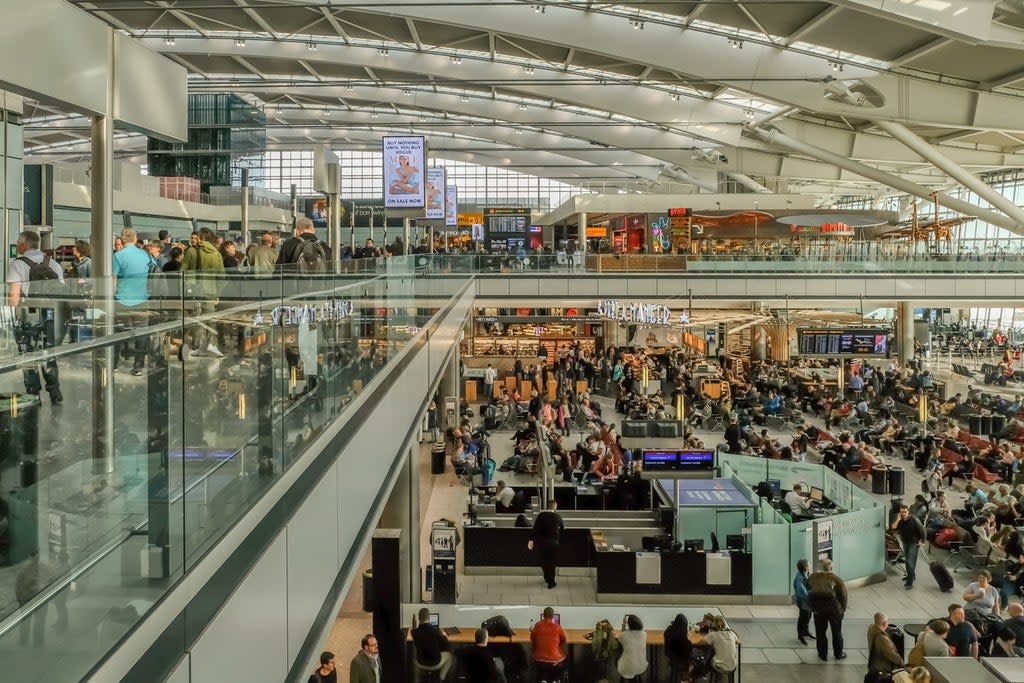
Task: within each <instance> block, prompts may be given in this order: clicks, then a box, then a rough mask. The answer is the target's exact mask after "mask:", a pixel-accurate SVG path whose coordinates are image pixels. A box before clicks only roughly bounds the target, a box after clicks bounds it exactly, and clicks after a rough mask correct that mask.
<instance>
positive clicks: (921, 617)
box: [328, 373, 973, 683]
mask: <svg viewBox="0 0 1024 683" xmlns="http://www.w3.org/2000/svg"><path fill="white" fill-rule="evenodd" d="M944 375H945V373H941V374H940V377H941V378H945V377H943V376H944ZM950 379H951V380H952V381H953V382H954V384H953V385H951V389H952V391H954V392H955V391H966V384H964V383H963V382H962V381H960V382H957V381H956V380H955V379H954V378H950ZM605 410H606V411H608V412H607V413H606V414H607V415H613V414H614V413H613V411H612V410H611V406H610V405H607V404H605ZM619 417H620V416H616V417H614V418H612V420H613V421H617V420H618V419H619ZM819 426H821V425H820V424H819ZM772 435H773V436H774V434H772ZM508 436H509V433H508V432H498V433H496V434H494V435H493V436H492V438H491V444H492V456H493V457H494V459H495V460H496V461H497V462H499V463H500V462H501V461H502V460H503V459H504V458H505V457H507V456H508V455H509V454H511V441H510V440H509V439H508ZM698 436H700V437H701V438H703V440H704V441H705V443H707V444H709V445H713V444H716V443H718V442H719V441H721V435H720V434H711V433H703V434H701V433H700V432H698ZM782 436H785V435H782ZM627 445H629V444H627ZM420 473H421V478H420V483H421V496H420V501H421V508H422V510H423V512H424V515H423V517H422V521H423V525H422V534H421V539H420V542H421V557H422V558H426V557H428V556H429V555H428V553H429V542H428V533H429V522H430V521H432V520H436V519H438V518H441V517H446V518H449V519H461V515H462V512H463V510H464V509H465V505H466V495H467V489H466V487H465V486H464V485H463V484H461V483H459V482H458V480H457V479H456V478H455V476H454V474H453V473H452V472H451V469H450V468H449V469H448V470H447V471H446V472H445V474H442V475H431V474H430V469H429V444H424V445H423V448H422V450H421V460H420ZM500 476H503V477H504V475H500ZM907 477H908V480H907V485H906V490H907V491H908V493H911V495H910V496H908V497H912V492H914V491H917V490H919V489H918V487H919V484H920V476H919V475H918V474H917V472H916V471H915V470H913V469H912V468H909V469H908V473H907ZM506 478H507V479H508V480H509V483H510V484H511V485H513V486H514V485H515V483H517V481H518V477H515V478H513V477H506ZM855 481H859V480H855ZM861 485H864V484H863V483H862V484H861ZM962 487H963V484H962V483H957V487H956V488H954V489H953V490H951V491H949V492H948V493H947V495H948V496H949V497H950V499H951V500H950V502H951V504H953V505H957V504H960V502H961V501H962V499H963V496H962V494H961V493H960V491H961V489H962ZM880 498H882V500H883V501H884V502H885V503H886V504H888V497H887V496H885V497H880ZM936 552H937V554H938V553H939V551H936ZM928 560H929V555H928V554H927V553H922V556H921V558H920V559H919V561H918V577H919V579H918V582H917V584H916V585H915V586H914V588H913V589H912V590H909V591H908V590H906V589H904V587H903V584H902V575H900V574H898V573H897V572H896V571H895V570H890V571H889V576H888V580H886V581H884V582H881V583H876V584H873V585H870V586H864V587H861V588H854V589H852V590H851V591H850V608H849V611H848V612H847V618H846V620H845V622H844V629H843V630H844V636H845V639H846V652H847V654H848V658H847V659H846V660H843V661H840V662H835V661H832V660H830V661H829V662H821V661H820V660H818V658H817V653H816V651H815V649H814V647H813V644H811V645H809V646H806V647H805V646H803V645H801V644H800V643H799V641H797V639H796V629H795V619H796V610H795V609H794V608H793V607H790V606H766V605H716V604H715V603H714V600H713V599H711V600H709V601H708V604H709V605H711V606H718V607H719V608H720V609H721V610H722V612H723V614H725V616H726V617H727V618H728V620H729V623H730V625H731V626H732V628H733V629H734V630H735V631H736V632H737V634H738V635H739V636H740V639H741V642H742V643H743V654H742V657H743V671H742V676H743V681H744V682H745V683H789V682H790V681H792V682H794V683H795V682H796V681H803V680H815V681H829V682H830V683H832V682H834V683H847V682H849V683H854V682H859V681H862V680H863V677H864V672H865V669H866V665H867V657H866V655H867V649H866V648H867V643H866V634H867V627H868V625H869V624H870V621H871V618H872V616H873V615H874V613H875V612H876V611H879V610H883V611H885V612H886V613H887V614H888V615H889V618H890V621H891V622H892V623H895V624H898V625H903V624H909V623H918V622H921V621H925V620H927V619H929V618H932V617H936V616H942V615H945V613H946V608H947V607H948V605H949V604H950V603H951V602H955V601H958V600H959V596H960V594H961V593H962V592H963V588H964V587H965V586H966V584H967V582H968V581H969V580H971V579H973V577H971V576H969V574H968V573H967V572H965V571H961V572H957V573H955V574H954V578H955V580H956V581H957V587H956V588H954V590H953V591H952V592H951V593H942V592H940V591H939V589H938V586H937V585H936V584H935V582H934V581H933V580H932V579H931V576H930V574H929V573H928V569H927V562H928ZM424 561H425V560H424ZM366 563H367V565H368V560H367V562H366ZM460 566H461V562H460ZM458 581H459V596H458V602H459V604H465V605H502V604H506V605H507V604H533V605H538V606H540V605H551V606H553V607H555V608H556V611H557V608H558V607H559V606H570V605H593V604H596V594H595V589H594V583H593V579H592V578H591V577H584V576H581V577H573V576H563V577H559V579H558V586H557V587H556V588H555V589H553V590H548V589H547V588H546V586H545V585H544V582H543V580H542V579H541V576H540V571H539V569H538V571H537V572H536V574H535V575H534V574H527V575H511V576H479V575H474V576H466V575H465V574H463V573H461V571H460V574H459V577H458ZM361 601H362V595H361V586H360V585H358V584H354V585H353V587H352V589H351V590H350V592H349V595H348V598H347V599H346V601H345V605H344V606H343V608H342V610H341V612H340V613H339V615H338V619H337V621H336V624H335V628H334V630H333V631H332V633H331V636H330V638H329V639H328V649H331V648H335V649H334V650H333V651H334V652H337V653H338V655H339V658H340V659H341V660H344V661H345V662H346V663H347V660H348V659H349V658H350V657H351V654H352V653H354V652H355V650H356V649H357V648H358V642H359V638H360V636H361V635H362V634H363V633H365V632H367V631H368V630H369V628H370V626H371V619H370V615H369V614H366V613H363V612H361V611H360V606H361ZM607 608H608V617H609V618H610V619H612V621H613V623H614V621H615V620H617V619H620V618H621V615H622V614H623V613H624V612H625V611H626V610H627V609H628V608H627V607H626V606H615V605H608V606H607ZM648 627H649V628H651V629H654V628H657V629H660V628H663V627H664V625H654V624H650V625H648ZM339 672H340V676H339V680H342V681H344V680H347V676H348V672H347V665H346V666H343V667H340V668H339Z"/></svg>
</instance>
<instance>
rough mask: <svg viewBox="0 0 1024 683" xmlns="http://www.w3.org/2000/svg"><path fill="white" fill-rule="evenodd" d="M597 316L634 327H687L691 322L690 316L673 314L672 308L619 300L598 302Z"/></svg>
mask: <svg viewBox="0 0 1024 683" xmlns="http://www.w3.org/2000/svg"><path fill="white" fill-rule="evenodd" d="M597 314H598V316H600V317H601V318H602V319H604V320H612V321H614V322H619V323H630V324H633V325H651V326H668V325H674V324H679V325H686V324H687V323H689V322H690V316H689V315H687V314H686V313H679V314H676V313H673V312H672V309H671V308H669V307H668V306H665V305H662V304H642V303H639V302H636V301H619V300H617V299H601V300H600V301H598V302H597Z"/></svg>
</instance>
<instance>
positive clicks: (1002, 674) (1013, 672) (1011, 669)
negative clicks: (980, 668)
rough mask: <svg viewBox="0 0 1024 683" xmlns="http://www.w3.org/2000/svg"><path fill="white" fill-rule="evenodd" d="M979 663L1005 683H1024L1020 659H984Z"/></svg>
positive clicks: (1022, 665)
mask: <svg viewBox="0 0 1024 683" xmlns="http://www.w3.org/2000/svg"><path fill="white" fill-rule="evenodd" d="M981 663H982V664H984V665H985V668H986V669H988V670H989V671H991V672H992V673H994V674H995V675H996V676H998V677H999V679H1000V680H1002V681H1005V683H1024V659H1022V658H1008V657H985V658H984V659H982V660H981Z"/></svg>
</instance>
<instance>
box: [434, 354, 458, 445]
mask: <svg viewBox="0 0 1024 683" xmlns="http://www.w3.org/2000/svg"><path fill="white" fill-rule="evenodd" d="M459 388H460V387H459V354H458V353H456V354H454V355H453V356H452V360H451V362H449V363H448V367H447V368H446V369H445V372H444V376H442V377H441V385H440V387H439V389H440V391H441V396H442V397H443V400H447V399H450V398H454V399H455V415H454V416H453V415H449V414H448V410H447V408H444V412H445V414H444V415H443V416H442V418H443V426H444V428H445V429H447V428H448V427H457V426H458V425H459V399H460V398H461V396H462V393H461V392H460V391H459Z"/></svg>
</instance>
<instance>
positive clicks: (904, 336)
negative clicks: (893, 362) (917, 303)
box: [896, 301, 914, 362]
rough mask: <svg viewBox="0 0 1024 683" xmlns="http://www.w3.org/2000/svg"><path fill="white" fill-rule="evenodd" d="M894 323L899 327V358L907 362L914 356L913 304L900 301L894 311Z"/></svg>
mask: <svg viewBox="0 0 1024 683" xmlns="http://www.w3.org/2000/svg"><path fill="white" fill-rule="evenodd" d="M896 316H897V318H896V323H897V328H898V329H899V353H900V360H901V361H903V362H908V361H910V360H913V358H914V304H913V302H911V301H901V302H899V304H898V309H897V312H896Z"/></svg>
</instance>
